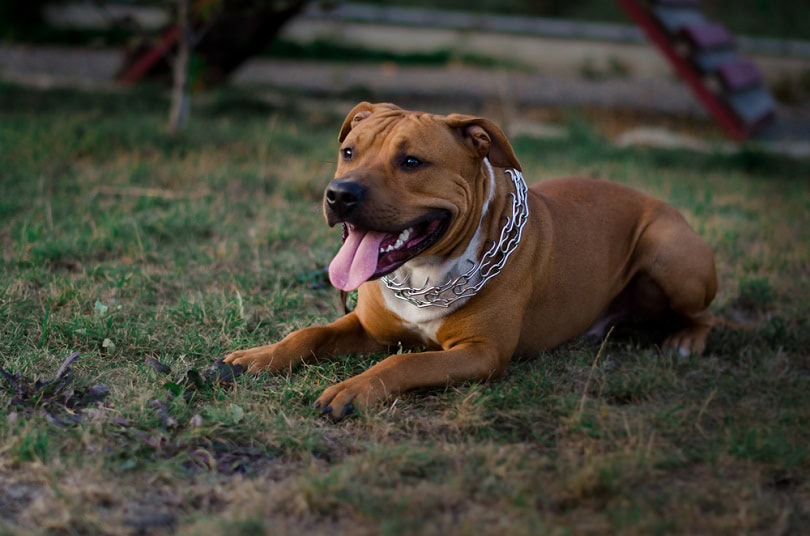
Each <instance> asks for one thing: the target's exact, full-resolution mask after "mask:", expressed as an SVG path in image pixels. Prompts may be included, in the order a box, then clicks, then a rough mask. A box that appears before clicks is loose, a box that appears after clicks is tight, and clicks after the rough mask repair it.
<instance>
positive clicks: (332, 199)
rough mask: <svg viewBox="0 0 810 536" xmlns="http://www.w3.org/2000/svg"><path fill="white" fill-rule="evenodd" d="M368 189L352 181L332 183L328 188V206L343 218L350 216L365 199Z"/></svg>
mask: <svg viewBox="0 0 810 536" xmlns="http://www.w3.org/2000/svg"><path fill="white" fill-rule="evenodd" d="M365 196H366V189H365V188H364V187H363V186H361V185H359V184H357V183H356V182H354V181H351V180H336V181H332V182H331V183H330V184H329V186H328V187H327V188H326V205H327V206H328V207H329V209H330V210H332V211H334V212H335V214H337V215H338V216H341V217H345V216H348V215H349V213H350V212H351V211H352V210H354V209H355V208H356V207H357V205H358V204H360V202H361V201H362V200H363V198H365Z"/></svg>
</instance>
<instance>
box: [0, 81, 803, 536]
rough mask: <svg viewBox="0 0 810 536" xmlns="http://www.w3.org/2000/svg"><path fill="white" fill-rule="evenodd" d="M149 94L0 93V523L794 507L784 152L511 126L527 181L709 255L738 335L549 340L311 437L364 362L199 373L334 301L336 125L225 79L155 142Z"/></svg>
mask: <svg viewBox="0 0 810 536" xmlns="http://www.w3.org/2000/svg"><path fill="white" fill-rule="evenodd" d="M166 110H167V103H166V102H165V101H163V100H162V99H160V98H159V97H156V96H154V95H149V94H144V93H125V94H117V95H111V94H82V93H73V92H65V91H52V92H44V93H43V92H34V91H31V90H21V89H18V88H14V87H9V86H1V87H0V188H1V190H0V193H2V196H0V221H2V226H0V248H1V250H2V261H1V262H0V273H1V274H2V277H0V366H2V367H3V368H4V369H5V370H6V371H8V372H9V375H8V376H7V377H5V378H0V407H2V408H3V411H2V416H3V418H2V419H0V534H5V533H10V534H15V533H29V532H37V533H56V534H121V533H125V534H126V533H132V534H143V533H146V534H149V533H166V532H172V531H176V532H179V533H190V534H212V533H213V534H217V533H221V534H226V533H227V534H262V533H271V534H287V533H289V534H327V533H328V534H340V533H345V534H416V533H418V534H496V533H497V534H510V535H511V534H537V533H606V532H627V533H651V532H655V533H704V534H705V533H721V534H722V533H728V534H740V533H764V534H780V533H794V534H798V533H800V532H802V531H803V530H806V528H807V526H808V524H810V506H808V505H810V356H809V355H808V348H810V246H808V244H810V181H809V180H808V179H810V163H808V162H796V161H788V160H783V159H780V158H777V157H770V156H766V155H763V154H759V153H757V152H755V151H745V152H743V153H741V154H738V155H734V156H706V155H698V154H692V153H686V152H655V151H642V150H628V149H623V150H619V149H614V148H612V147H611V146H610V145H609V144H607V143H605V140H604V139H602V138H601V137H600V136H599V135H598V134H596V131H595V129H594V128H593V127H592V126H589V125H588V124H587V123H584V122H582V121H578V120H572V121H571V123H570V125H569V126H570V130H571V136H570V137H569V138H568V139H567V140H554V141H548V140H545V141H542V140H534V139H530V138H519V139H516V140H514V141H515V148H516V151H517V154H518V156H519V157H520V158H521V160H522V162H523V165H524V171H525V172H526V177H527V178H529V179H530V181H536V180H542V179H544V178H549V177H553V176H559V175H588V176H597V177H604V178H610V179H611V180H615V181H619V182H622V183H626V184H630V185H633V186H636V187H639V188H642V189H644V190H646V191H648V192H649V193H651V194H654V195H657V196H659V197H662V198H664V199H667V200H668V201H670V202H671V203H672V204H674V205H675V206H677V207H678V208H680V209H681V210H682V211H683V212H684V214H685V215H686V217H687V219H688V220H689V221H690V222H691V223H692V224H693V225H694V227H695V228H696V229H697V230H698V231H699V232H700V234H701V235H703V236H704V237H705V239H706V240H707V241H708V242H709V243H710V244H711V246H712V247H713V248H714V251H715V252H716V258H717V263H718V268H719V275H720V278H721V290H720V293H719V296H718V298H717V300H716V303H715V305H714V308H715V310H716V311H717V312H718V314H720V315H721V316H722V317H724V318H726V319H729V320H733V321H736V322H742V323H745V324H747V325H748V326H749V327H748V328H747V329H731V328H718V329H717V330H716V331H715V332H714V333H713V334H712V336H711V337H710V340H709V345H708V350H707V353H706V355H704V356H701V357H690V358H687V359H680V360H679V359H673V358H670V357H666V356H664V355H662V354H661V353H660V352H659V351H658V350H657V348H656V346H655V342H656V341H655V340H652V341H646V340H638V339H635V338H628V337H618V336H617V337H615V338H611V339H610V340H608V341H607V343H606V345H605V347H604V350H603V351H602V353H601V354H599V348H600V342H599V341H585V340H577V341H573V342H571V343H569V344H566V345H564V346H563V347H561V348H558V349H555V350H553V351H550V352H545V353H542V354H540V355H538V356H536V357H535V358H533V359H527V360H522V361H519V362H514V363H512V364H511V365H510V366H509V369H508V373H507V375H506V377H505V378H504V379H503V380H501V381H497V382H492V383H488V384H472V383H471V384H464V385H459V386H454V387H448V388H446V389H437V390H429V391H425V392H419V393H413V394H409V395H407V396H403V397H401V398H400V399H398V400H396V401H390V402H389V403H388V404H386V405H384V406H380V407H379V408H377V409H376V410H375V411H370V412H367V413H364V414H361V415H355V416H353V417H351V418H349V419H347V420H346V421H344V422H341V423H339V424H337V425H335V424H332V423H331V422H329V421H328V420H326V419H322V418H320V417H319V416H318V415H317V413H316V412H315V411H314V410H313V409H312V408H311V403H312V402H313V401H314V400H315V398H316V397H317V396H318V394H319V393H320V392H321V390H322V389H323V388H325V387H326V386H328V385H330V384H331V383H333V382H336V381H338V380H341V379H344V378H346V377H348V376H349V375H352V374H356V373H358V372H360V371H362V370H364V369H365V368H366V367H368V366H369V364H370V363H373V362H374V361H375V359H379V358H380V357H381V356H370V357H367V356H348V357H346V359H343V360H339V361H336V362H333V363H322V364H317V365H312V366H306V367H303V368H301V369H298V370H296V371H294V372H293V373H291V374H289V375H260V376H257V377H245V376H242V377H239V378H237V379H236V381H234V382H232V383H231V384H223V383H217V382H210V381H208V379H207V378H209V376H208V373H207V369H208V367H209V366H210V365H211V363H213V361H214V360H215V359H216V358H217V357H219V356H221V355H222V354H223V353H225V352H226V351H228V350H231V349H236V348H242V347H246V346H251V345H256V344H262V343H266V342H268V341H272V340H275V339H278V338H279V337H280V336H282V335H284V334H285V333H287V332H289V331H290V330H292V329H295V328H298V327H302V326H306V325H309V324H311V323H313V322H321V321H325V320H328V319H332V318H335V317H336V316H337V297H336V293H335V292H334V291H333V290H332V289H330V288H329V286H328V284H327V282H326V280H325V277H324V272H323V268H324V267H325V265H326V264H327V263H328V261H329V259H330V258H331V256H332V255H333V254H334V252H335V251H336V250H337V247H338V243H339V231H337V230H330V229H328V228H327V226H326V225H325V224H324V223H323V221H322V217H321V215H320V209H319V200H320V195H321V190H322V188H323V186H324V185H325V183H326V182H327V181H328V179H329V178H330V177H331V174H332V168H333V160H334V154H335V151H336V148H337V143H336V139H335V138H336V133H337V128H338V127H339V124H340V121H341V119H342V118H341V117H337V116H333V115H330V114H329V113H325V112H306V113H305V112H301V111H298V112H296V111H295V109H294V107H293V108H290V109H289V110H273V109H268V108H267V107H265V106H262V105H260V104H258V103H256V102H253V101H251V100H250V99H247V98H243V97H242V96H239V95H227V94H223V95H220V96H218V97H214V98H211V99H209V101H208V102H207V103H205V104H201V105H197V106H196V107H195V109H194V112H193V120H192V124H191V128H190V129H189V130H188V132H187V133H186V134H185V135H184V136H183V137H182V138H179V139H173V138H171V137H169V136H167V135H166V134H165V133H164V120H165V116H166ZM460 111H465V110H460ZM74 352H79V353H80V356H79V358H78V359H77V360H76V361H74V362H73V364H72V366H71V372H72V374H70V373H67V374H64V375H62V376H61V377H60V378H58V379H56V380H55V381H52V382H50V383H46V384H45V385H42V382H44V381H45V380H48V379H49V378H52V377H54V375H55V373H56V371H57V369H58V368H59V367H60V364H62V363H63V361H64V360H65V359H66V358H67V357H68V356H69V355H71V354H73V353H74ZM597 357H598V359H597ZM37 378H38V379H40V380H42V382H41V383H40V384H33V383H30V382H26V379H27V380H32V379H37ZM105 389H106V391H105ZM105 392H106V393H107V394H106V396H104V393H105Z"/></svg>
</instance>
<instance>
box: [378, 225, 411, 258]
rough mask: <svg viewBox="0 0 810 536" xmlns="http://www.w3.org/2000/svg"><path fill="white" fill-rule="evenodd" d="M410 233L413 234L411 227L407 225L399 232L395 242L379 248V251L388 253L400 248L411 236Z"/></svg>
mask: <svg viewBox="0 0 810 536" xmlns="http://www.w3.org/2000/svg"><path fill="white" fill-rule="evenodd" d="M411 234H413V227H408V228H407V229H405V230H404V231H402V232H401V233H399V236H398V237H397V241H396V242H394V243H393V244H391V245H390V246H388V247H387V248H380V253H390V252H392V251H394V250H395V249H399V248H401V247H402V246H404V245H405V244H406V243H407V242H408V239H409V238H410V237H411Z"/></svg>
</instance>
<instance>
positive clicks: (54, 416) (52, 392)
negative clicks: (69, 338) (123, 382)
mask: <svg viewBox="0 0 810 536" xmlns="http://www.w3.org/2000/svg"><path fill="white" fill-rule="evenodd" d="M79 356H80V354H79V352H74V353H72V354H70V356H68V358H67V359H65V361H63V362H62V365H61V366H60V367H59V369H58V370H57V371H56V373H55V374H54V375H53V377H52V378H50V379H47V380H42V379H33V378H28V377H25V376H23V375H21V374H20V373H12V372H9V371H8V370H6V369H5V368H3V367H0V376H2V377H3V379H4V380H5V388H6V390H7V391H8V392H9V394H10V395H11V396H12V398H11V401H10V402H9V405H10V406H12V407H14V408H15V409H16V410H18V411H21V412H23V413H26V414H29V415H34V414H39V415H43V416H45V418H46V419H47V420H48V421H49V422H52V423H54V424H57V425H61V426H69V425H74V424H77V423H79V422H80V421H81V419H82V410H83V409H84V408H87V407H91V406H95V405H97V404H98V403H100V402H102V401H103V400H104V399H105V398H106V397H107V395H108V394H109V393H110V388H109V387H107V386H106V385H104V384H102V383H97V384H94V385H91V386H90V387H76V386H75V385H74V379H75V378H74V376H73V369H72V368H71V365H73V363H74V362H75V361H76V360H77V359H79Z"/></svg>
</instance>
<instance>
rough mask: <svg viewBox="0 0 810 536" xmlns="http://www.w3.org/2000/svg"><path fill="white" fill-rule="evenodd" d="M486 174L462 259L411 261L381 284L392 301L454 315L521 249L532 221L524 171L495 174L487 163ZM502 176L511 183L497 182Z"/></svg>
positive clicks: (385, 278) (512, 170) (485, 162)
mask: <svg viewBox="0 0 810 536" xmlns="http://www.w3.org/2000/svg"><path fill="white" fill-rule="evenodd" d="M482 173H483V174H484V175H485V177H486V180H487V187H486V189H485V193H484V195H485V197H486V198H485V200H484V201H483V202H482V203H481V211H480V213H479V215H478V221H477V227H476V232H475V233H474V235H473V236H472V238H471V239H470V240H469V241H468V242H467V244H466V247H465V249H464V251H463V253H461V255H459V256H456V257H454V258H451V259H443V258H440V257H425V258H417V259H414V260H412V261H409V262H408V263H406V264H405V265H403V266H402V267H401V268H400V269H399V270H397V271H396V272H394V273H393V274H391V275H390V276H386V277H383V278H382V282H383V284H384V285H385V287H387V289H388V292H391V293H392V294H393V296H395V297H396V298H398V299H400V300H404V301H406V302H408V303H410V304H411V305H413V306H416V307H419V308H425V307H430V308H443V309H449V308H450V309H452V308H455V307H457V306H459V305H461V303H463V302H464V301H466V300H467V299H469V298H471V297H473V296H475V295H476V294H477V293H478V292H479V291H480V290H481V288H483V286H484V285H485V284H486V282H487V281H488V280H489V279H491V278H493V277H495V276H497V275H498V274H499V273H500V271H501V269H502V268H503V266H504V265H505V264H506V261H507V260H508V258H509V256H510V255H511V253H512V252H513V251H514V250H515V249H516V248H517V246H518V244H519V243H520V239H521V236H522V232H523V226H524V224H525V223H526V220H527V218H528V205H527V201H526V192H527V186H526V182H525V181H524V180H523V175H522V174H521V173H520V171H518V170H516V169H508V170H503V172H501V173H496V171H495V169H494V168H493V167H492V164H491V163H490V162H489V160H488V159H486V158H485V159H484V160H483V164H482ZM498 175H501V178H503V179H509V180H502V181H498ZM499 182H500V183H499ZM510 183H511V184H510ZM496 207H498V208H500V210H498V208H496Z"/></svg>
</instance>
